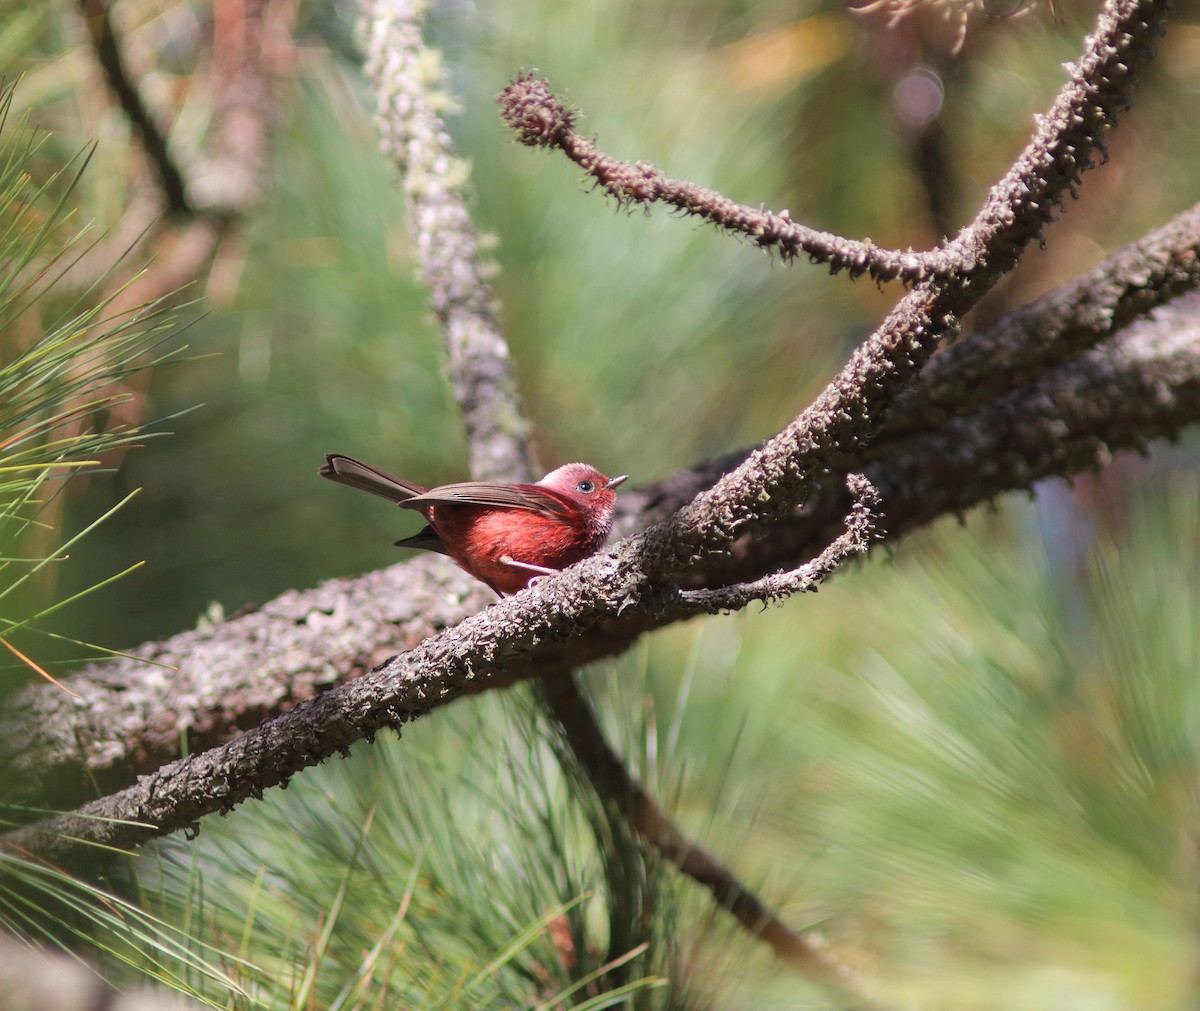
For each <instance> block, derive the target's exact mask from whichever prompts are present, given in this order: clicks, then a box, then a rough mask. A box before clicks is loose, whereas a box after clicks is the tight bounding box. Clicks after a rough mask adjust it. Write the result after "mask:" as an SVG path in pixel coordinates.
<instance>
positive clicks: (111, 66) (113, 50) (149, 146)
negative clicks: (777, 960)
mask: <svg viewBox="0 0 1200 1011" xmlns="http://www.w3.org/2000/svg"><path fill="white" fill-rule="evenodd" d="M79 10H80V13H82V14H83V18H84V21H85V22H86V24H87V30H88V38H89V39H91V42H92V48H93V49H95V51H96V60H97V61H98V62H99V64H100V67H101V69H102V70H103V71H104V77H105V80H107V81H108V86H109V88H110V89H112V93H113V95H114V96H115V97H116V99H117V102H118V103H119V104H120V106H121V109H122V111H123V112H124V113H125V116H126V118H127V119H128V120H129V122H130V124H131V125H132V126H133V129H134V131H135V132H136V133H137V136H138V140H139V141H141V145H142V150H143V151H145V152H146V157H147V158H148V159H149V160H150V164H151V165H152V166H153V167H154V171H155V173H156V174H157V175H158V180H159V185H160V186H161V188H162V195H163V202H164V204H165V205H166V209H167V213H168V214H171V215H177V216H180V217H191V215H192V214H193V213H194V209H193V207H192V204H191V201H189V200H188V196H187V186H186V184H185V183H184V180H183V173H182V172H181V171H180V170H179V166H178V165H176V164H175V160H174V159H173V158H172V157H171V152H170V150H169V148H168V146H167V137H166V134H165V133H163V131H162V130H160V129H159V127H158V123H156V122H155V120H154V117H153V116H152V115H150V111H149V110H148V109H147V108H146V104H145V102H143V101H142V96H141V94H140V93H139V92H138V90H137V86H136V85H135V84H134V83H133V81H132V79H131V78H130V76H129V72H128V71H127V70H126V68H125V58H124V56H123V55H122V54H121V46H120V43H119V42H118V41H117V35H116V31H115V30H114V29H113V23H112V15H111V13H110V12H109V5H108V2H107V0H79Z"/></svg>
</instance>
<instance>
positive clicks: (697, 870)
mask: <svg viewBox="0 0 1200 1011" xmlns="http://www.w3.org/2000/svg"><path fill="white" fill-rule="evenodd" d="M543 686H544V696H545V698H546V701H547V703H548V707H549V710H550V713H551V715H552V717H553V718H554V720H555V721H556V722H557V724H558V725H559V729H560V730H561V733H562V737H563V740H564V741H565V743H566V744H568V745H569V747H570V749H571V753H572V755H574V757H575V759H576V760H577V761H578V762H579V764H580V765H581V766H582V767H583V769H584V770H585V771H586V772H587V775H588V779H589V781H590V782H591V783H592V785H593V786H594V787H595V789H596V792H597V793H598V794H599V796H600V797H601V799H602V800H604V801H605V802H607V803H610V804H612V805H614V806H615V807H617V808H618V809H619V810H620V811H621V812H623V814H624V817H625V818H626V820H627V821H628V822H629V824H630V825H632V826H633V829H634V831H635V832H636V833H637V834H638V835H639V836H640V837H641V838H642V839H644V840H645V841H646V842H647V843H648V844H649V845H650V846H653V847H654V849H655V850H657V851H658V852H659V853H661V854H662V855H663V857H664V858H665V859H666V860H668V861H670V862H671V863H672V864H674V865H675V866H676V867H677V868H678V869H679V870H680V871H681V872H682V873H683V874H686V875H687V876H688V877H690V878H691V879H692V880H694V881H696V882H697V883H698V884H700V885H701V886H703V887H704V888H706V889H707V890H708V891H709V892H710V893H711V894H712V897H713V899H714V900H715V901H716V903H717V904H718V905H719V906H720V907H721V908H722V909H724V910H725V911H726V912H728V913H729V914H730V915H732V916H733V917H734V919H736V920H737V921H738V923H739V924H741V926H742V927H743V928H744V929H745V930H746V931H747V932H748V933H749V934H751V935H752V936H753V937H755V938H757V939H758V940H761V941H762V942H764V943H765V944H767V945H768V946H769V947H770V948H771V950H772V951H773V952H774V953H775V954H776V956H778V957H779V958H781V959H783V960H784V961H786V962H788V963H789V964H791V965H793V966H794V967H796V968H798V969H800V970H801V971H803V972H804V973H805V974H806V975H808V976H810V977H811V978H813V979H816V980H819V981H820V982H822V983H824V984H826V985H829V986H834V987H836V988H837V989H839V990H842V991H851V992H855V993H857V990H858V987H857V985H856V980H855V979H854V977H853V976H852V975H851V973H850V971H849V969H847V968H846V967H845V966H842V965H839V964H838V963H837V962H836V961H835V960H834V959H833V958H832V957H830V955H829V954H827V953H826V952H825V951H823V950H822V949H821V947H820V945H819V943H818V942H817V941H816V939H814V938H813V937H811V936H810V935H809V934H806V933H803V932H800V931H796V930H792V928H791V927H789V926H788V925H787V924H785V923H784V922H783V921H782V920H780V919H779V917H778V916H776V915H775V914H774V913H773V912H772V911H771V910H770V909H769V908H768V907H767V906H766V905H765V904H764V903H763V902H762V900H761V899H759V898H758V896H757V895H755V894H754V892H753V891H751V890H750V889H749V888H748V887H746V885H744V884H743V883H742V882H741V881H739V880H738V879H737V877H736V875H734V873H733V872H732V871H731V870H729V868H727V867H726V866H725V865H724V864H723V863H722V862H721V860H720V859H719V858H718V857H717V856H716V855H715V854H713V853H710V852H709V851H708V850H706V849H704V847H702V846H700V845H699V844H698V843H695V842H693V841H692V840H691V839H689V838H687V836H685V835H684V834H683V833H682V832H681V831H680V830H679V829H678V828H677V827H676V825H675V824H674V823H673V822H672V821H671V818H670V816H669V815H668V814H667V812H666V811H665V810H663V808H662V807H661V806H660V805H659V804H658V802H657V801H656V800H655V799H654V798H653V797H652V796H651V795H650V794H649V793H647V792H646V790H645V789H644V788H643V786H642V785H641V784H640V783H639V782H638V781H637V780H636V779H635V778H634V777H633V776H632V775H630V773H629V772H628V771H627V770H626V768H625V765H624V763H622V761H621V759H620V758H619V757H618V756H617V755H616V754H615V753H614V752H613V750H612V749H611V748H610V747H609V746H608V742H607V741H605V739H604V737H603V735H602V734H601V733H600V732H599V728H598V724H597V722H596V718H595V714H594V713H593V712H592V710H591V706H589V705H588V703H587V700H586V699H585V698H584V697H583V695H582V694H581V693H580V691H579V688H578V686H577V685H576V684H575V682H574V680H573V679H572V678H571V676H570V674H569V672H567V671H557V672H555V673H554V675H553V676H550V677H546V678H544V679H543Z"/></svg>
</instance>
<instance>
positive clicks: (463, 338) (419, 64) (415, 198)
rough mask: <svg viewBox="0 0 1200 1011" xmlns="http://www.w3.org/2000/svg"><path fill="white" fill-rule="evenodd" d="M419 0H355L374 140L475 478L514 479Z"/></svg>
mask: <svg viewBox="0 0 1200 1011" xmlns="http://www.w3.org/2000/svg"><path fill="white" fill-rule="evenodd" d="M424 9H425V4H424V3H423V2H422V0H364V2H363V23H362V27H361V30H360V35H361V37H362V44H363V48H364V50H365V52H366V57H367V62H366V74H367V77H368V78H369V80H370V82H371V85H372V87H373V89H374V91H375V98H376V122H377V123H378V125H379V130H380V134H381V135H382V138H383V140H382V143H383V150H384V152H385V153H386V154H387V156H388V157H389V158H390V159H391V161H392V163H393V164H394V165H395V167H396V169H397V172H398V173H399V175H400V176H401V178H402V179H403V181H404V194H405V199H406V202H407V205H408V221H409V227H410V229H411V230H412V234H413V238H414V239H415V241H416V246H417V256H418V259H419V262H420V271H421V277H422V279H423V280H424V282H425V284H426V286H427V287H428V289H429V303H430V307H431V308H432V309H433V312H434V314H435V315H436V316H437V319H438V322H439V323H440V324H441V330H442V336H443V340H444V345H445V348H446V355H447V359H448V363H449V373H450V378H451V381H452V383H453V385H454V393H455V397H456V399H457V401H458V406H459V410H460V411H461V412H462V416H463V422H464V424H465V426H466V430H467V443H468V446H469V451H470V456H471V459H470V470H471V474H472V476H473V477H474V478H476V479H477V480H505V481H513V480H521V479H522V478H525V477H527V475H528V471H529V460H528V449H527V447H526V445H525V432H526V427H527V426H526V422H525V420H524V418H523V417H522V415H521V412H520V408H519V406H518V398H517V390H516V381H515V379H514V377H513V372H512V364H511V362H510V360H509V354H508V345H507V344H506V342H505V340H504V335H503V333H502V332H501V329H500V324H499V322H498V321H497V319H496V313H495V310H494V309H493V306H492V293H491V290H490V288H489V286H488V285H487V283H486V282H485V281H484V279H483V276H482V273H481V271H480V256H479V243H478V238H477V236H476V234H475V229H474V226H473V225H472V223H471V218H470V215H469V214H468V213H467V207H466V203H465V201H464V199H463V193H464V190H465V187H466V180H467V168H466V165H465V164H464V163H463V162H462V161H461V160H459V159H458V158H457V157H456V156H455V154H454V149H453V146H452V144H451V141H450V137H449V135H448V134H447V133H446V129H445V126H444V124H443V123H442V119H441V114H442V112H444V111H445V110H446V109H447V108H449V107H451V105H452V102H451V100H450V99H449V97H448V96H447V95H445V94H444V93H442V92H441V91H440V90H439V89H440V87H441V85H442V79H441V78H442V68H441V63H440V61H439V60H438V58H437V54H436V53H435V52H434V51H432V50H430V49H428V48H427V47H426V46H425V44H424V42H423V40H422V38H421V19H422V15H423V13H424Z"/></svg>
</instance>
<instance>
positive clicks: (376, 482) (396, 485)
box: [318, 453, 429, 503]
mask: <svg viewBox="0 0 1200 1011" xmlns="http://www.w3.org/2000/svg"><path fill="white" fill-rule="evenodd" d="M318 473H319V474H320V475H321V477H327V478H329V480H330V481H336V482H337V483H338V484H344V485H349V486H350V487H351V488H357V489H359V491H369V492H370V493H371V494H372V495H379V496H380V497H382V498H385V499H387V500H388V501H389V502H399V503H403V502H405V501H406V500H408V499H410V498H412V497H413V496H414V495H423V494H424V493H425V492H427V491H428V490H429V489H428V488H426V487H424V486H423V485H419V484H414V483H413V482H412V481H405V480H404V478H402V477H396V475H395V474H389V473H388V472H387V471H386V470H379V469H377V468H375V467H371V466H369V465H368V464H365V463H363V462H362V461H361V460H355V459H354V458H353V457H352V456H342V454H341V453H326V454H325V463H324V464H322V465H321V469H320V470H319V471H318Z"/></svg>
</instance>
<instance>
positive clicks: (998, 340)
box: [889, 204, 1200, 436]
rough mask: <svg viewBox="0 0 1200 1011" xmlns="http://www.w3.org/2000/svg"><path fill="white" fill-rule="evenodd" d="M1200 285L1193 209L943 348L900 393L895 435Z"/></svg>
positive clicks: (1070, 354) (1197, 217)
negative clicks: (980, 330)
mask: <svg viewBox="0 0 1200 1011" xmlns="http://www.w3.org/2000/svg"><path fill="white" fill-rule="evenodd" d="M1198 284H1200V204H1198V205H1197V206H1195V207H1193V208H1191V209H1190V210H1188V211H1185V212H1184V213H1183V214H1180V215H1179V216H1178V217H1176V218H1175V219H1173V220H1172V221H1170V222H1169V223H1168V224H1166V225H1164V226H1163V227H1162V228H1158V229H1155V230H1154V231H1152V232H1150V233H1149V234H1147V235H1146V236H1144V237H1143V238H1141V239H1139V240H1138V241H1137V242H1134V243H1131V244H1130V245H1128V246H1125V247H1124V248H1122V249H1120V250H1118V251H1117V252H1115V253H1113V254H1112V255H1111V256H1109V257H1107V258H1106V259H1105V260H1104V261H1103V262H1102V263H1100V264H1099V265H1098V266H1096V267H1095V268H1093V269H1092V270H1090V271H1088V272H1087V273H1086V274H1082V275H1081V276H1079V277H1078V278H1076V279H1075V280H1073V281H1070V282H1068V283H1067V284H1064V285H1062V286H1061V287H1060V288H1058V289H1056V290H1055V291H1053V292H1050V293H1049V294H1047V295H1045V296H1043V297H1042V298H1040V299H1038V300H1037V301H1036V302H1033V303H1031V304H1030V305H1028V306H1026V307H1024V308H1022V309H1019V310H1017V311H1016V312H1013V313H1011V314H1009V315H1008V316H1006V317H1005V318H1004V319H1003V320H1001V321H1000V322H998V323H997V324H995V325H994V326H992V327H989V328H988V330H987V331H986V333H980V334H975V335H973V336H972V337H971V338H970V339H969V340H964V341H962V342H961V343H959V344H957V345H955V346H953V347H949V348H947V349H946V350H945V351H944V352H943V353H942V354H940V355H938V356H937V357H936V358H934V359H933V360H932V361H931V362H930V363H929V366H928V367H927V368H926V369H925V371H924V372H923V373H922V374H921V381H920V382H919V383H918V384H917V385H916V386H914V387H913V389H912V390H911V391H909V392H907V393H905V394H904V396H903V399H902V407H898V409H897V417H895V418H893V420H892V422H891V423H890V424H889V430H890V434H891V435H892V436H896V435H898V434H900V433H901V432H903V431H904V430H906V429H919V428H926V429H927V428H931V427H932V426H933V425H935V424H937V423H938V422H939V421H942V420H944V419H946V418H948V417H950V416H952V415H954V414H956V413H958V412H959V411H960V410H962V409H963V407H964V405H968V404H978V403H979V402H980V401H981V400H986V399H991V398H994V397H997V396H999V395H1000V394H1002V393H1005V392H1007V391H1009V390H1013V389H1016V388H1018V387H1019V386H1021V385H1022V384H1023V383H1025V382H1027V381H1029V380H1030V379H1032V378H1035V377H1037V376H1038V375H1041V374H1044V373H1045V372H1047V371H1048V370H1049V369H1050V368H1051V367H1053V366H1055V365H1057V364H1058V363H1060V362H1065V361H1069V360H1070V359H1072V358H1074V357H1076V356H1078V355H1079V354H1081V353H1083V352H1084V351H1086V350H1087V349H1088V348H1090V347H1092V346H1093V345H1095V344H1096V343H1098V342H1099V341H1101V340H1103V339H1104V338H1106V337H1108V336H1109V335H1111V334H1113V333H1116V332H1117V331H1118V330H1120V329H1121V327H1123V326H1125V325H1126V324H1127V323H1129V321H1130V320H1134V319H1137V318H1138V317H1140V316H1144V315H1145V314H1147V313H1148V312H1149V311H1150V310H1152V309H1154V308H1156V307H1158V306H1160V305H1162V304H1163V303H1165V302H1167V301H1169V300H1170V299H1172V298H1175V297H1176V296H1177V295H1180V294H1183V293H1184V292H1187V291H1191V290H1193V289H1194V288H1195V287H1196V286H1197V285H1198Z"/></svg>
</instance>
